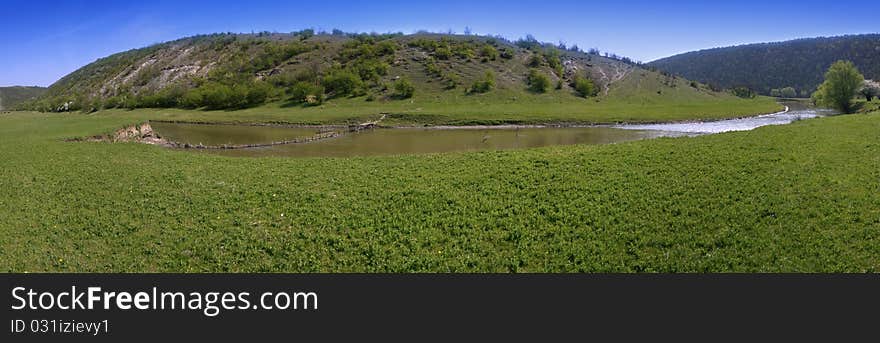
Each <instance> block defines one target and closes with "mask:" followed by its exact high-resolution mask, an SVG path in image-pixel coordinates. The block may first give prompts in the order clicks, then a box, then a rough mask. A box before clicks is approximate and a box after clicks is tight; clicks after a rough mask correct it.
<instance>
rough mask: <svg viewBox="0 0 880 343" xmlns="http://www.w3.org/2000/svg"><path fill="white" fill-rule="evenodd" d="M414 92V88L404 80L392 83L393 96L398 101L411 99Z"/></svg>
mask: <svg viewBox="0 0 880 343" xmlns="http://www.w3.org/2000/svg"><path fill="white" fill-rule="evenodd" d="M415 92H416V87H415V86H413V84H412V82H409V80H407V79H405V78H400V79H398V80H397V81H395V82H394V96H395V97H397V98H400V99H406V98H412V96H413V94H414V93H415Z"/></svg>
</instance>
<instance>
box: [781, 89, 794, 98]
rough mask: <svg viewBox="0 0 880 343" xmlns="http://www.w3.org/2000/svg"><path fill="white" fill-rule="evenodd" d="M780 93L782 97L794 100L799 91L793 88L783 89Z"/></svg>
mask: <svg viewBox="0 0 880 343" xmlns="http://www.w3.org/2000/svg"><path fill="white" fill-rule="evenodd" d="M779 93H780V95H782V97H783V98H794V97H796V96H797V94H798V93H797V91H796V90H795V89H794V88H792V87H785V88H783V89H780V90H779Z"/></svg>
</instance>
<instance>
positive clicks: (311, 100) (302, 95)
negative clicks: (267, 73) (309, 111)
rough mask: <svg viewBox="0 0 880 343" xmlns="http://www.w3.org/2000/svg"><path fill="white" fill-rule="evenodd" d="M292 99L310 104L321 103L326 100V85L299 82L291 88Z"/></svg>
mask: <svg viewBox="0 0 880 343" xmlns="http://www.w3.org/2000/svg"><path fill="white" fill-rule="evenodd" d="M290 94H291V96H290V100H292V101H295V102H299V103H308V104H310V105H319V104H321V103H322V102H323V101H324V87H321V86H318V85H315V84H313V83H311V82H304V81H300V82H297V83H296V84H295V85H293V87H291V89H290Z"/></svg>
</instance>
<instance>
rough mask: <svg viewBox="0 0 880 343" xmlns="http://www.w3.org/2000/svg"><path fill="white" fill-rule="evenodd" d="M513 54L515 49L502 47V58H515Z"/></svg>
mask: <svg viewBox="0 0 880 343" xmlns="http://www.w3.org/2000/svg"><path fill="white" fill-rule="evenodd" d="M513 54H514V53H513V49H510V48H504V49H501V53H500V56H501V58H503V59H505V60H509V59H511V58H513Z"/></svg>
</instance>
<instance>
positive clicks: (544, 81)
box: [528, 69, 550, 93]
mask: <svg viewBox="0 0 880 343" xmlns="http://www.w3.org/2000/svg"><path fill="white" fill-rule="evenodd" d="M528 81H529V90H531V91H532V92H535V93H545V92H547V89H549V88H550V78H548V77H547V75H544V74H542V73H541V72H539V71H538V70H537V69H531V70H529V77H528Z"/></svg>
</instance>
